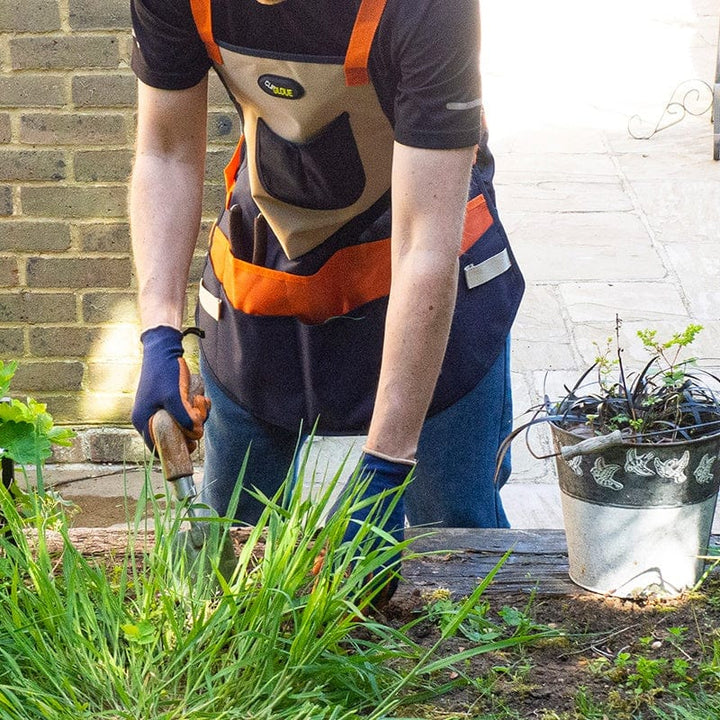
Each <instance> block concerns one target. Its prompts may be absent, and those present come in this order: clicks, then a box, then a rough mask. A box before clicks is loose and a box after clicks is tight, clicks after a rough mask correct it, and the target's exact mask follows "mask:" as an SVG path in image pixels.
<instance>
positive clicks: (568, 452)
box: [560, 430, 623, 460]
mask: <svg viewBox="0 0 720 720" xmlns="http://www.w3.org/2000/svg"><path fill="white" fill-rule="evenodd" d="M622 441H623V436H622V432H621V431H620V430H613V432H611V433H608V434H607V435H598V436H597V437H591V438H588V439H587V440H581V441H580V442H579V443H577V444H575V445H563V446H562V447H561V448H560V455H562V457H563V458H564V459H565V460H570V459H571V458H574V457H577V456H578V455H592V454H593V453H596V452H600V451H601V450H605V449H606V448H610V447H614V446H615V445H621V444H622Z"/></svg>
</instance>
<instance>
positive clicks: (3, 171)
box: [0, 148, 67, 182]
mask: <svg viewBox="0 0 720 720" xmlns="http://www.w3.org/2000/svg"><path fill="white" fill-rule="evenodd" d="M0 177H2V178H3V180H6V181H9V182H13V181H16V182H17V181H20V182H22V181H24V180H63V179H64V178H65V177H67V172H66V163H65V155H64V153H62V152H60V151H58V150H9V149H3V148H0Z"/></svg>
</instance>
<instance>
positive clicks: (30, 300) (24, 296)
mask: <svg viewBox="0 0 720 720" xmlns="http://www.w3.org/2000/svg"><path fill="white" fill-rule="evenodd" d="M76 318H77V309H76V301H75V294H74V293H37V292H27V291H25V290H23V291H21V292H14V293H0V322H3V323H8V322H11V323H17V324H18V325H20V324H27V323H36V322H44V323H53V322H65V323H69V322H74V321H75V320H76Z"/></svg>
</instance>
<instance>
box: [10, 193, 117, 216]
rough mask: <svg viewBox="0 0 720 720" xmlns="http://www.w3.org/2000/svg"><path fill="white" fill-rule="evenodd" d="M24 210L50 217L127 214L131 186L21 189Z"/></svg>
mask: <svg viewBox="0 0 720 720" xmlns="http://www.w3.org/2000/svg"><path fill="white" fill-rule="evenodd" d="M20 199H21V202H22V208H23V213H24V214H25V215H29V216H32V217H50V218H119V217H124V215H125V212H126V205H127V189H126V188H125V187H124V186H122V187H121V186H110V187H92V186H88V187H80V186H72V187H58V186H52V187H36V186H28V187H21V188H20Z"/></svg>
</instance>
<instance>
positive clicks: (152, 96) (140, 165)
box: [130, 86, 205, 329]
mask: <svg viewBox="0 0 720 720" xmlns="http://www.w3.org/2000/svg"><path fill="white" fill-rule="evenodd" d="M203 99H204V87H203V88H200V87H198V88H192V89H190V90H186V91H173V92H168V91H157V90H153V89H150V88H147V87H145V86H141V90H140V98H139V120H138V140H137V148H136V155H135V163H134V167H133V174H132V180H131V184H130V224H131V234H132V246H133V255H134V259H135V266H136V272H137V281H138V302H139V307H140V319H141V325H142V327H143V329H146V328H149V327H154V326H157V325H170V326H172V327H175V328H180V327H181V325H182V323H183V318H184V314H185V295H186V290H187V280H188V273H189V268H190V263H191V261H192V256H193V252H194V249H195V244H196V241H197V236H198V232H199V228H200V217H201V212H202V191H203V176H204V156H205V113H204V101H203V102H200V103H199V104H200V106H201V109H200V111H199V112H198V111H197V110H196V111H195V112H192V113H190V114H185V115H184V116H183V115H182V113H181V111H182V108H183V107H185V105H190V106H193V107H194V105H195V104H197V102H198V100H203Z"/></svg>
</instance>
